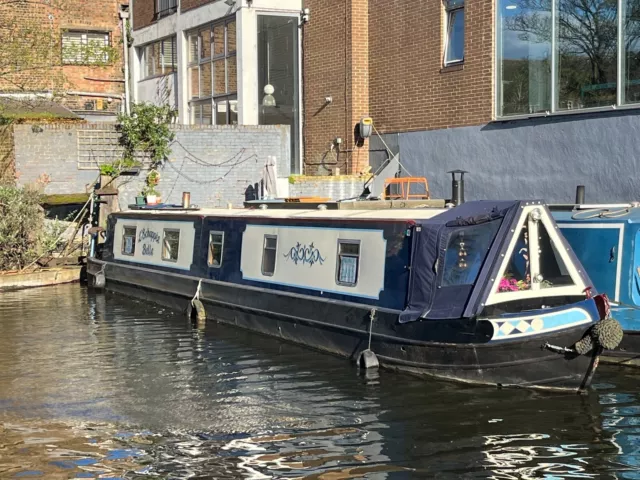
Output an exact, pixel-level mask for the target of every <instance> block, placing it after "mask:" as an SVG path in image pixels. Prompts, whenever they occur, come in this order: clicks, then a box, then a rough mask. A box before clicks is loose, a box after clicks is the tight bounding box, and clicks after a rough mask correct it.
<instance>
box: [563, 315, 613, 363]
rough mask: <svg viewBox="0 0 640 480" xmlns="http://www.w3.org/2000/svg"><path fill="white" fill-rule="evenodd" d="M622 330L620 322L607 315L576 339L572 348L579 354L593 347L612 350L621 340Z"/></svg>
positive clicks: (585, 352) (587, 351)
mask: <svg viewBox="0 0 640 480" xmlns="http://www.w3.org/2000/svg"><path fill="white" fill-rule="evenodd" d="M622 337H623V331H622V326H621V325H620V322H618V321H617V320H616V319H615V318H613V317H607V318H604V319H603V320H600V321H599V322H598V323H596V324H595V325H593V326H592V327H591V328H590V329H589V330H587V332H586V333H585V334H584V336H583V337H582V338H581V339H580V340H578V341H577V342H576V343H575V345H574V346H573V349H574V350H575V351H576V352H577V353H578V354H580V355H586V354H587V353H589V352H590V351H591V350H592V349H593V348H594V347H602V348H603V349H605V350H613V349H614V348H616V347H617V346H618V345H620V342H621V341H622Z"/></svg>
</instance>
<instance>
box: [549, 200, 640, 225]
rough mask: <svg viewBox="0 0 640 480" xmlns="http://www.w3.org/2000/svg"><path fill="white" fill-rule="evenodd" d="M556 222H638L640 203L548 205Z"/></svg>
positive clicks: (639, 219)
mask: <svg viewBox="0 0 640 480" xmlns="http://www.w3.org/2000/svg"><path fill="white" fill-rule="evenodd" d="M549 208H550V210H551V211H552V212H553V216H554V218H555V219H556V221H557V222H563V223H564V222H598V223H602V222H606V223H620V222H625V223H640V204H639V203H638V202H635V203H616V204H613V203H612V204H593V205H550V206H549Z"/></svg>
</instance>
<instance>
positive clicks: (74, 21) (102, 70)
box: [0, 0, 126, 110]
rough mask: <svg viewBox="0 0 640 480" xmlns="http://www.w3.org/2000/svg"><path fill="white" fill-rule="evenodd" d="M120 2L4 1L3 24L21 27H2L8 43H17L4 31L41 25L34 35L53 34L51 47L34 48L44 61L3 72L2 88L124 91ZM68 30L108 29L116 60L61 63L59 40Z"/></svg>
mask: <svg viewBox="0 0 640 480" xmlns="http://www.w3.org/2000/svg"><path fill="white" fill-rule="evenodd" d="M122 3H123V1H122V0H101V2H100V8H96V6H95V3H94V2H93V1H90V0H64V1H61V0H50V1H49V2H46V3H45V2H43V3H38V2H33V3H26V4H17V5H15V6H8V5H4V6H0V24H4V25H7V23H8V22H13V21H14V20H15V21H16V23H17V27H12V28H14V30H9V29H8V28H11V27H4V28H6V29H0V42H2V43H4V44H5V45H6V44H11V45H16V41H15V39H9V38H6V35H11V34H14V35H15V34H16V32H20V31H27V32H28V29H36V28H37V27H38V26H40V29H39V30H38V31H39V32H40V33H38V34H35V36H36V38H40V39H41V37H39V35H43V32H44V33H46V34H47V35H49V34H50V39H51V45H50V47H49V48H46V47H45V48H43V47H42V46H36V47H33V51H34V52H36V53H37V55H38V57H42V59H43V61H42V62H39V63H38V64H37V65H35V67H34V66H33V64H32V63H31V62H27V65H28V66H30V68H29V69H28V71H24V70H20V69H19V70H18V71H16V73H15V74H9V75H3V80H0V90H3V91H15V90H26V91H47V90H53V91H56V92H60V93H64V92H70V91H76V92H90V93H107V94H114V95H120V94H122V93H123V91H124V82H123V80H124V73H123V52H122V49H123V46H122V29H121V26H120V18H119V8H120V5H121V4H122ZM124 3H126V2H124ZM64 30H89V31H101V32H109V33H110V38H111V46H112V47H113V49H114V52H116V53H117V56H116V59H115V61H114V63H113V64H111V65H108V66H95V65H94V66H91V65H87V66H85V65H62V48H61V39H62V32H63V31H64ZM3 37H4V39H3ZM26 42H27V43H25V45H27V46H29V43H28V42H29V39H26ZM11 48H13V47H11ZM3 68H4V70H5V72H6V62H5V59H3V58H2V56H1V55H0V69H3ZM60 101H61V103H66V102H68V103H69V104H70V105H73V104H74V103H77V102H78V101H79V100H78V97H76V96H74V95H68V96H63V97H62V98H61V99H60ZM105 102H106V100H105ZM82 103H84V102H82ZM107 103H108V102H107ZM118 105H119V101H118V100H115V101H112V102H111V103H110V104H109V105H108V106H107V107H104V108H103V109H104V110H111V109H112V108H116V106H118ZM72 108H73V107H72Z"/></svg>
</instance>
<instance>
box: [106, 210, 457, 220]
mask: <svg viewBox="0 0 640 480" xmlns="http://www.w3.org/2000/svg"><path fill="white" fill-rule="evenodd" d="M447 210H448V209H443V208H406V209H400V208H398V209H388V210H319V209H315V210H287V209H278V208H267V209H264V210H262V209H258V208H255V209H245V208H242V209H223V208H211V209H200V210H164V209H154V210H151V209H149V210H127V211H125V212H122V213H120V214H118V215H122V214H125V215H136V216H137V215H149V216H154V215H162V216H172V215H175V216H180V217H184V216H185V215H190V216H195V217H227V218H229V217H231V218H247V217H251V218H282V219H286V218H291V219H303V218H304V219H306V218H310V219H325V218H326V219H332V218H339V219H354V220H358V219H362V220H427V219H430V218H433V217H435V216H436V215H439V214H441V213H443V212H446V211H447Z"/></svg>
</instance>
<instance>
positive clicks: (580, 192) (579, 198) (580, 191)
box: [576, 185, 584, 205]
mask: <svg viewBox="0 0 640 480" xmlns="http://www.w3.org/2000/svg"><path fill="white" fill-rule="evenodd" d="M576 205H584V185H578V186H577V187H576Z"/></svg>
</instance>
